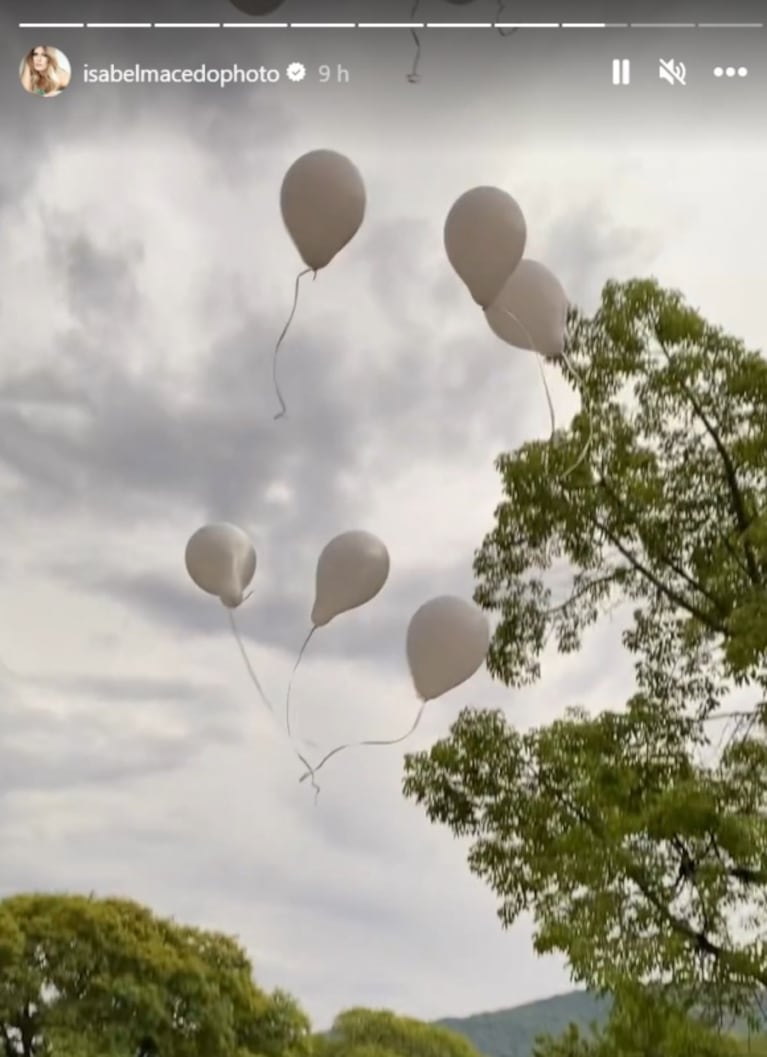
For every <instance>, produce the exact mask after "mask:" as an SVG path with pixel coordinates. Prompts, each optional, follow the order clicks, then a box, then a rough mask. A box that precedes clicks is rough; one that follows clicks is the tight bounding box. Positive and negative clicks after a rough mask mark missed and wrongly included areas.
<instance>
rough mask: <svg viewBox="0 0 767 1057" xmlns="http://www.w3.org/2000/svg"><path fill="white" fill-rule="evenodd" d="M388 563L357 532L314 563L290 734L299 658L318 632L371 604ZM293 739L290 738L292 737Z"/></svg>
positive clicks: (381, 547) (367, 536)
mask: <svg viewBox="0 0 767 1057" xmlns="http://www.w3.org/2000/svg"><path fill="white" fill-rule="evenodd" d="M390 567H391V561H390V559H389V552H388V550H387V549H386V546H385V544H384V543H383V542H382V541H381V540H380V539H379V538H378V537H377V536H374V535H373V534H372V533H370V532H363V531H362V530H359V529H356V530H354V531H351V532H342V533H341V535H340V536H335V537H334V538H333V539H332V540H331V541H330V543H328V544H326V546H325V547H324V548H323V549H322V552H321V554H320V556H319V559H318V560H317V573H316V578H315V583H316V587H315V596H314V606H313V607H312V613H311V618H310V619H311V622H312V627H311V630H310V631H309V634H308V635H307V636H306V638H305V639H304V642H303V645H302V646H301V649H300V650H299V652H298V658H297V659H296V663H295V665H294V667H293V673H292V675H291V679H290V683H289V684H288V692H287V695H286V699H285V726H286V728H287V731H288V734H291V726H290V692H291V689H292V685H293V676H295V674H296V671H297V670H298V666H299V664H300V663H301V658H302V657H303V655H304V652H305V650H306V647H307V646H308V645H309V642H310V640H311V638H312V636H313V635H314V632H315V631H316V630H317V628H322V627H325V625H326V624H329V623H330V621H331V620H334V619H335V617H338V616H340V615H341V614H342V613H348V612H349V610H350V609H358V608H359V607H360V606H364V605H365V604H366V603H367V602H370V601H372V599H374V598H375V597H376V595H377V594H379V592H380V591H381V589H382V588H383V586H384V584H385V583H386V581H387V579H388V578H389V569H390ZM291 736H292V735H291Z"/></svg>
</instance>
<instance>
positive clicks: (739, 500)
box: [653, 326, 764, 587]
mask: <svg viewBox="0 0 767 1057" xmlns="http://www.w3.org/2000/svg"><path fill="white" fill-rule="evenodd" d="M653 329H654V331H655V340H656V341H657V342H658V345H659V346H660V350H661V352H662V353H663V355H664V356H665V358H666V362H667V363H669V364H670V363H671V356H670V354H669V351H668V349H667V348H666V346H665V344H664V343H663V341H662V340H661V338H660V337H659V335H658V328H657V326H656V327H654V328H653ZM680 385H681V387H682V391H683V392H684V394H685V396H686V397H687V399H688V400H689V401H690V404H691V405H692V409H693V411H694V412H695V414H696V415H697V416H698V418H699V419H700V421H701V423H702V425H703V428H704V429H705V431H706V433H708V435H709V437H710V438H711V440H712V441H713V443H714V447H715V448H716V450H717V453H718V455H719V457H720V459H721V460H722V464H723V465H724V475H725V479H726V481H727V487H728V488H729V490H730V506H731V509H732V513H733V516H734V518H735V525H736V527H737V529H738V532H739V533H740V535H741V537H742V539H743V550H744V553H745V556H746V565H747V567H748V574H749V578H750V580H751V582H752V584H753V585H754V587H763V586H764V584H763V580H762V575H761V572H760V569H759V565H758V562H757V560H756V555H755V554H754V550H753V548H752V546H751V544H750V543H749V542H748V538H747V533H748V530H749V528H750V527H751V520H750V519H749V517H748V515H747V513H746V503H745V500H744V498H743V493H742V492H741V490H740V485H739V484H738V475H737V472H736V470H735V464H734V463H733V461H732V458H731V457H730V453H729V452H728V451H727V448H726V447H725V445H724V441H723V440H722V438H721V437H720V436H719V433H718V431H717V430H716V429H715V428H714V426H713V424H712V423H711V422H710V420H709V418H708V416H707V415H706V412H705V411H704V410H703V408H702V406H701V404H700V402H699V401H698V400H697V398H696V397H695V394H694V393H693V392H692V390H691V389H690V387H689V386H688V385H687V384H686V383H685V382H684V381H683V380H682V379H680Z"/></svg>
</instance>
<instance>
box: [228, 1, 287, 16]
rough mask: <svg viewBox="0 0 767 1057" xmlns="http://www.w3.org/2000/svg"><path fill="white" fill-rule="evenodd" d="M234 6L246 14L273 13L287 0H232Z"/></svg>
mask: <svg viewBox="0 0 767 1057" xmlns="http://www.w3.org/2000/svg"><path fill="white" fill-rule="evenodd" d="M230 2H231V4H232V6H233V7H236V8H237V10H238V11H242V13H243V14H244V15H271V13H272V11H276V10H277V8H278V7H282V5H283V4H284V3H285V0H230Z"/></svg>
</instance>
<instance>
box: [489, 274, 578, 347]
mask: <svg viewBox="0 0 767 1057" xmlns="http://www.w3.org/2000/svg"><path fill="white" fill-rule="evenodd" d="M567 310H568V300H567V294H566V293H565V291H564V290H563V288H562V284H561V283H560V281H559V280H558V279H557V277H556V276H555V275H553V274H552V273H551V272H550V271H549V269H548V268H545V267H544V266H543V265H542V264H539V262H538V261H532V260H523V261H521V262H520V263H519V265H518V267H517V268H516V269H515V270H514V272H513V273H512V274H511V275H510V276H509V278H508V279H507V280H506V282H505V284H504V286H503V289H502V290H501V292H500V294H499V295H498V297H497V298H496V299H495V301H494V302H493V303H492V305H490V307H489V308H488V309H487V310H486V311H485V316H486V317H487V322H488V323H489V324H490V329H491V330H492V331H493V333H495V334H497V335H498V337H499V338H501V340H502V341H505V342H507V343H508V344H509V345H513V346H515V348H518V349H532V350H533V351H534V352H538V353H540V354H541V356H545V357H546V359H548V360H558V359H561V357H562V353H563V352H564V345H565V329H566V327H567Z"/></svg>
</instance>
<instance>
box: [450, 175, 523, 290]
mask: <svg viewBox="0 0 767 1057" xmlns="http://www.w3.org/2000/svg"><path fill="white" fill-rule="evenodd" d="M444 238H445V250H446V251H447V256H448V260H449V261H450V263H451V265H452V266H453V268H454V270H455V271H456V273H457V274H458V276H459V277H460V278H461V279H462V280H463V281H464V283H465V284H466V286H467V287H468V289H469V293H470V294H471V296H472V297H473V298H474V300H475V301H476V302H477V304H478V305H480V307H482V308H489V307H490V305H491V304H492V303H493V301H495V299H496V297H497V296H498V294H499V293H500V292H501V289H502V288H503V286H504V284H505V282H506V280H507V279H508V278H509V276H510V275H511V274H512V272H513V271H514V269H515V268H516V267H517V265H518V264H519V262H520V261H521V260H522V256H523V254H524V252H525V245H526V243H527V224H526V222H525V217H524V214H523V213H522V210H521V209H520V207H519V205H518V204H517V202H516V201H515V200H514V199H513V198H512V197H511V195H510V194H507V193H506V191H502V190H501V189H500V188H498V187H474V188H472V189H471V190H470V191H466V192H465V193H464V194H462V195H461V196H460V198H458V199H457V200H456V201H455V202H454V203H453V205H452V207H451V209H450V212H449V213H448V215H447V219H446V221H445V236H444Z"/></svg>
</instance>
